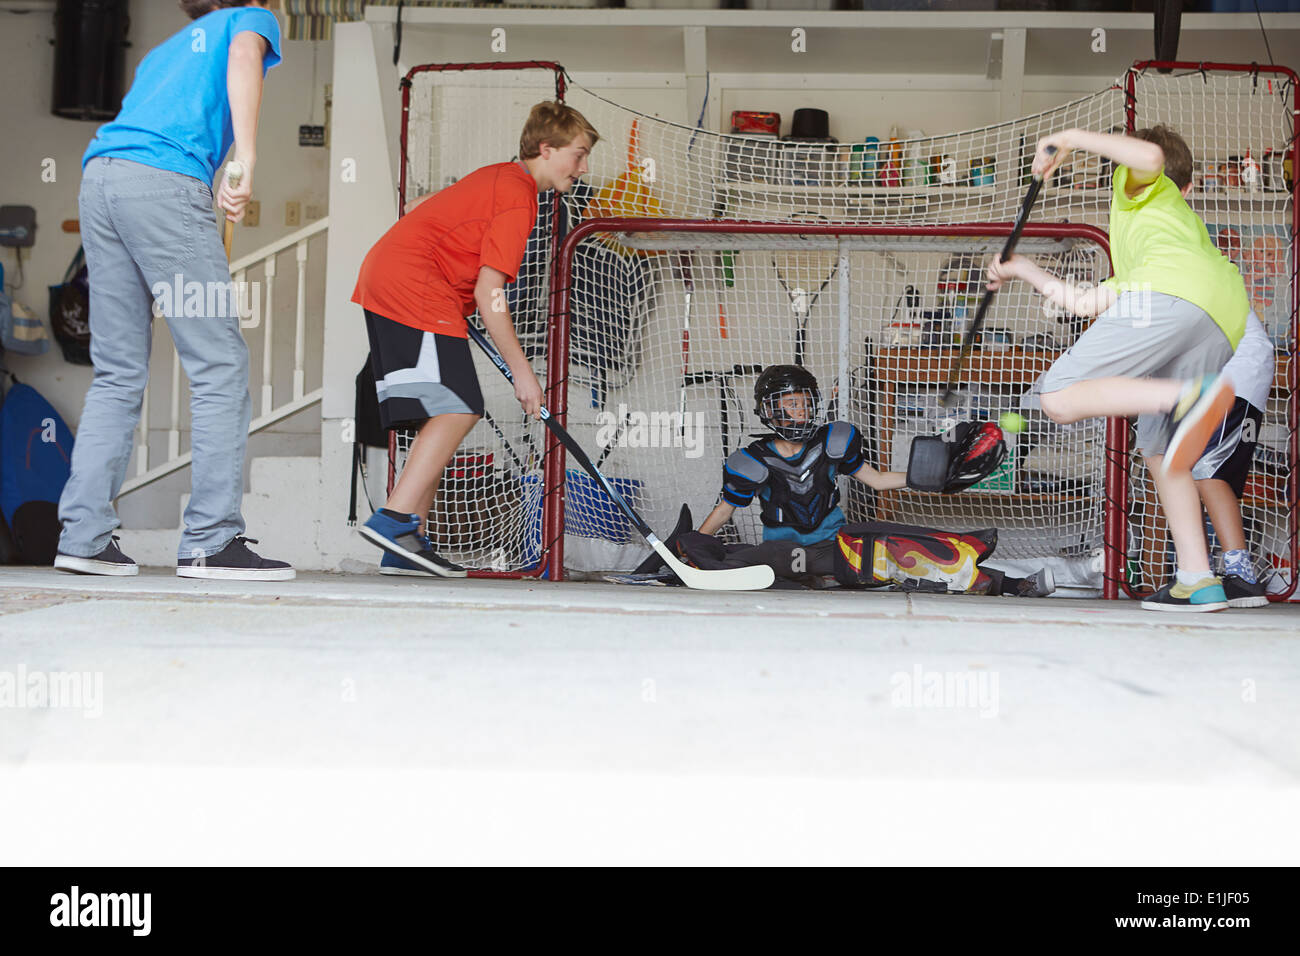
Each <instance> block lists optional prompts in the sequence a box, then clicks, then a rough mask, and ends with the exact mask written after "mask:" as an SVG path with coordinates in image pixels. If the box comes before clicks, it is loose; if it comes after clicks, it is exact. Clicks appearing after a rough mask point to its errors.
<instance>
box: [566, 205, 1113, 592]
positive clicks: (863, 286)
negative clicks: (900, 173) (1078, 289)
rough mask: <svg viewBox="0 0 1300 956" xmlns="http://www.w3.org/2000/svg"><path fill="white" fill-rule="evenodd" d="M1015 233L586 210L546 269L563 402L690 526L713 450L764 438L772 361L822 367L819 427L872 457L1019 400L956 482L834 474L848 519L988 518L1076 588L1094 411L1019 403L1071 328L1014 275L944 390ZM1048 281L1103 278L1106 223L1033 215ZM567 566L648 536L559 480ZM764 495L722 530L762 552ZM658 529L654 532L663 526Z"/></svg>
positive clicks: (898, 465) (1096, 429)
mask: <svg viewBox="0 0 1300 956" xmlns="http://www.w3.org/2000/svg"><path fill="white" fill-rule="evenodd" d="M1009 228H1010V227H1009V225H1008V224H986V225H981V224H967V225H961V226H947V227H943V226H910V227H908V226H872V225H848V224H843V223H827V222H822V221H820V220H817V221H804V222H798V223H785V224H772V223H741V222H696V221H688V220H649V219H647V220H596V221H590V222H587V223H584V224H583V225H582V226H581V227H579V228H578V229H577V230H575V231H574V232H573V233H572V234H571V235H570V236H569V237H568V239H566V241H565V243H564V245H563V247H562V250H561V253H560V258H559V260H558V264H557V276H556V279H557V285H558V286H559V287H560V290H561V292H560V296H559V298H558V300H557V301H558V306H559V307H558V310H557V316H558V317H559V318H561V319H562V320H567V321H562V323H561V326H562V334H561V337H560V339H559V340H558V341H557V347H558V348H559V349H560V350H561V351H562V353H563V354H566V355H567V357H568V359H567V362H566V367H567V369H568V382H567V388H566V390H565V392H564V393H563V400H564V401H563V404H562V405H559V406H558V411H559V412H560V413H561V414H564V415H565V419H566V421H567V427H568V428H569V430H570V431H571V432H572V433H573V434H574V435H575V437H577V438H578V440H579V441H580V442H582V443H583V444H584V446H585V447H588V448H592V449H596V450H597V451H598V452H599V454H600V455H601V456H602V457H603V460H604V465H603V468H602V470H603V471H604V472H605V473H606V474H607V475H608V476H609V477H610V478H611V479H612V480H613V481H614V482H615V483H616V485H618V486H619V488H620V491H622V492H623V493H624V495H625V497H627V498H628V499H629V500H630V501H631V502H632V503H633V504H634V506H635V507H636V508H637V509H638V510H639V511H640V512H641V513H642V515H643V516H644V517H645V518H646V520H647V521H648V522H649V523H650V524H651V526H653V527H655V528H661V529H669V528H671V527H672V526H673V524H674V523H675V521H676V520H677V516H678V511H679V508H680V506H681V505H682V504H683V503H685V504H687V505H689V506H690V508H691V512H692V515H693V516H694V518H695V521H696V524H697V525H698V522H699V521H701V520H702V519H703V517H704V516H705V515H706V514H707V513H708V512H709V510H710V509H711V508H712V507H713V506H714V504H715V503H716V502H717V500H718V496H719V492H720V491H721V481H722V463H723V461H724V460H725V459H726V457H727V455H728V454H730V453H731V452H734V451H735V450H737V449H738V448H742V447H744V446H745V445H746V444H748V443H749V442H750V441H751V440H752V437H751V436H752V435H753V434H755V433H761V432H763V431H764V430H765V429H764V428H763V426H762V425H761V424H760V423H759V421H758V418H757V416H756V414H755V410H754V398H753V390H754V383H755V380H756V378H757V377H758V373H759V372H760V371H761V370H762V369H763V368H764V367H765V366H767V365H772V364H791V363H798V364H802V365H803V366H805V367H806V368H808V369H809V370H810V371H812V372H813V374H815V375H816V376H817V379H818V381H819V383H820V386H821V393H822V398H823V403H824V408H825V416H826V417H827V418H828V419H830V420H836V419H838V420H844V421H848V422H850V423H851V424H853V425H854V426H855V427H857V429H858V430H859V431H860V432H861V434H862V436H863V442H864V450H865V453H866V458H867V461H868V463H870V464H872V465H873V466H874V467H876V468H878V469H880V470H882V471H887V470H895V471H906V468H907V456H908V451H909V448H910V443H911V440H912V439H913V438H915V437H917V436H921V435H935V434H939V433H941V432H942V431H945V430H946V429H947V428H949V427H951V425H953V424H955V423H956V422H957V421H960V420H965V419H972V418H974V419H981V420H988V419H992V420H996V419H997V418H998V417H999V415H1000V414H1001V413H1002V412H1006V411H1023V414H1024V415H1025V417H1026V419H1027V423H1028V427H1027V428H1026V430H1025V431H1024V432H1023V433H1022V434H1020V435H1018V436H1014V437H1012V440H1011V445H1012V453H1011V455H1010V456H1009V457H1008V459H1007V461H1006V462H1005V463H1004V465H1003V466H1002V468H1000V469H999V470H998V471H997V472H995V473H994V474H993V475H991V476H990V477H989V478H988V479H986V480H985V481H984V482H981V483H980V484H979V485H977V486H976V487H975V488H972V489H970V490H968V491H966V492H963V493H961V494H956V495H938V494H923V493H918V492H912V491H888V492H879V491H874V490H872V489H870V488H868V487H867V486H865V485H863V484H861V483H859V482H856V481H852V480H850V479H847V478H845V479H843V485H842V487H841V493H842V507H843V508H844V510H845V513H846V516H847V517H848V519H849V520H850V521H865V520H872V519H880V520H891V521H900V522H906V523H912V524H925V525H929V526H935V527H942V528H948V529H959V530H970V529H975V528H987V527H996V528H998V529H999V544H998V554H999V555H1000V556H1002V557H1004V558H1009V559H1024V560H1037V561H1040V562H1041V561H1042V560H1044V559H1051V560H1053V561H1055V562H1057V568H1058V570H1061V571H1064V572H1066V573H1069V570H1070V569H1069V567H1068V565H1069V564H1071V563H1072V564H1073V565H1075V574H1074V577H1077V578H1079V579H1083V578H1084V577H1086V576H1087V572H1088V570H1089V569H1090V568H1092V567H1094V566H1095V567H1097V568H1099V567H1100V561H1101V560H1102V554H1103V552H1102V544H1103V539H1104V513H1103V509H1102V507H1101V506H1100V503H1101V502H1102V501H1103V500H1104V498H1105V495H1104V487H1105V481H1106V474H1105V471H1106V455H1105V444H1106V443H1105V430H1106V423H1105V422H1102V421H1099V420H1094V421H1088V422H1082V423H1079V424H1078V425H1074V426H1067V427H1061V426H1057V425H1054V424H1052V423H1051V422H1049V421H1048V420H1047V419H1046V418H1044V417H1043V416H1042V413H1041V412H1040V411H1038V410H1035V409H1022V406H1021V395H1022V394H1023V393H1024V392H1026V391H1027V390H1028V389H1029V387H1030V386H1031V385H1032V384H1033V382H1034V380H1035V379H1036V378H1037V376H1038V375H1039V374H1040V373H1041V372H1042V371H1043V370H1045V369H1046V368H1047V367H1048V365H1050V364H1051V362H1052V360H1053V359H1054V358H1055V357H1056V356H1057V355H1058V354H1060V352H1061V351H1062V350H1063V348H1064V347H1065V346H1066V344H1067V343H1068V342H1069V340H1070V339H1071V337H1072V336H1073V335H1075V334H1077V329H1075V328H1074V323H1073V320H1071V319H1069V318H1068V317H1066V316H1062V315H1059V314H1056V313H1053V312H1051V311H1045V310H1044V309H1043V307H1042V302H1041V299H1039V297H1038V296H1037V295H1036V294H1035V293H1033V292H1032V290H1028V289H1027V287H1022V288H1009V289H1008V290H1007V291H1006V292H1005V293H1004V294H1002V295H999V296H998V298H997V299H996V300H995V302H994V306H993V308H992V309H991V310H990V313H989V315H988V317H987V318H986V322H985V327H984V333H983V336H982V338H981V341H980V344H979V347H978V348H977V349H976V350H975V352H974V353H973V355H972V357H971V360H970V363H969V366H968V371H967V373H966V375H965V377H964V379H963V387H962V390H961V393H960V401H959V402H958V403H956V404H955V405H954V406H952V407H950V408H946V409H945V408H942V407H941V406H940V404H939V396H940V394H941V392H942V386H943V383H944V381H945V380H946V378H947V375H948V372H949V369H950V367H951V364H952V362H953V360H954V358H955V356H956V354H957V351H958V344H959V342H960V337H961V335H962V333H963V331H964V330H965V327H966V325H967V324H968V322H969V321H970V319H971V318H972V317H973V315H974V311H975V307H976V305H977V303H978V300H979V297H980V295H981V293H982V291H983V281H982V273H983V268H984V264H985V262H986V261H987V259H988V258H989V256H991V255H992V254H993V253H994V252H995V251H996V250H997V249H999V248H1000V246H1001V239H1000V238H999V237H1005V235H1006V233H1007V232H1008V231H1009ZM1020 248H1021V249H1022V250H1023V252H1024V253H1025V254H1028V255H1033V256H1035V257H1037V258H1038V259H1039V260H1040V261H1041V262H1043V264H1044V265H1045V266H1046V267H1048V268H1051V269H1053V270H1055V271H1057V272H1059V273H1062V274H1068V275H1070V276H1073V277H1075V278H1076V280H1077V281H1081V282H1092V283H1097V282H1100V281H1101V280H1103V279H1105V278H1106V277H1107V276H1109V274H1110V266H1109V258H1108V254H1107V249H1106V241H1105V236H1104V234H1103V233H1101V232H1100V231H1099V230H1098V229H1096V227H1092V226H1086V225H1051V224H1039V225H1031V226H1030V227H1029V228H1028V229H1027V230H1026V235H1025V237H1024V238H1023V239H1022V241H1021V247H1020ZM568 483H569V489H568V494H567V496H566V504H565V512H564V516H565V531H566V534H565V537H564V540H563V541H562V542H560V544H561V545H562V547H563V555H564V558H563V560H564V566H565V567H566V568H569V569H571V570H598V569H605V568H621V567H631V566H634V565H635V564H636V563H637V562H638V561H639V560H640V558H641V557H643V556H644V553H645V547H644V544H643V543H642V542H641V541H640V540H639V536H638V535H636V533H635V531H634V529H633V528H631V526H630V525H629V524H628V523H627V521H626V519H624V518H623V517H622V515H621V514H619V513H618V512H617V511H615V510H614V509H613V508H612V506H610V505H609V504H607V503H606V502H605V501H604V500H603V498H602V497H601V496H600V495H598V494H597V493H596V492H595V489H594V488H589V487H588V486H589V485H590V482H587V481H585V476H579V475H577V474H573V473H571V474H570V475H569V482H568ZM757 512H758V508H757V506H756V505H755V506H751V507H750V508H748V509H742V510H739V511H737V512H736V514H735V516H734V518H733V520H732V522H731V524H730V525H729V526H728V527H727V528H725V529H724V531H723V535H724V536H725V537H728V538H730V539H731V540H734V541H739V542H744V543H757V542H758V541H760V540H761V537H762V527H761V524H760V523H759V520H758V514H757ZM661 533H662V532H661Z"/></svg>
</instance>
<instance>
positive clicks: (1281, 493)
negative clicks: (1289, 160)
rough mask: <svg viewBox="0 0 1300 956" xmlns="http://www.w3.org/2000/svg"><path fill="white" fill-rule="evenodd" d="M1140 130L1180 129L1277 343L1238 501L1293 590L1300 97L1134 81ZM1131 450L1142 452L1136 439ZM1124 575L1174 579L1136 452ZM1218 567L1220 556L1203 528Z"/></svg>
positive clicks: (1198, 201)
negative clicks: (1293, 167)
mask: <svg viewBox="0 0 1300 956" xmlns="http://www.w3.org/2000/svg"><path fill="white" fill-rule="evenodd" d="M1131 83H1132V87H1133V94H1134V95H1133V113H1134V116H1133V122H1134V125H1135V128H1138V129H1141V128H1143V127H1149V126H1154V125H1155V124H1157V123H1164V124H1166V125H1168V126H1170V127H1172V128H1173V129H1175V130H1177V131H1179V132H1180V133H1181V135H1182V136H1183V138H1184V139H1186V140H1187V144H1188V146H1189V147H1191V151H1192V156H1193V159H1194V162H1195V166H1194V170H1193V186H1192V192H1191V194H1190V195H1189V196H1188V203H1189V205H1190V206H1191V207H1192V209H1193V210H1194V211H1195V212H1196V213H1197V215H1199V216H1200V217H1201V218H1202V219H1203V220H1205V224H1206V227H1207V229H1208V230H1209V233H1210V238H1211V239H1212V240H1213V241H1214V243H1215V245H1217V246H1218V247H1219V249H1220V250H1221V251H1222V252H1223V253H1224V254H1225V255H1227V256H1228V257H1229V258H1230V259H1232V261H1233V262H1235V263H1236V264H1237V267H1238V269H1240V271H1241V275H1242V278H1243V279H1244V280H1245V283H1246V291H1247V294H1248V295H1249V296H1250V300H1251V305H1252V306H1253V307H1254V310H1255V313H1256V314H1257V315H1258V316H1259V318H1260V321H1261V322H1263V324H1264V328H1265V330H1266V331H1267V333H1268V335H1269V337H1270V338H1271V339H1272V341H1273V346H1274V355H1275V360H1276V362H1277V365H1278V368H1277V374H1276V375H1275V377H1274V382H1275V387H1274V389H1273V391H1272V394H1271V396H1270V398H1269V402H1268V407H1267V408H1266V409H1264V424H1263V427H1262V429H1261V430H1260V435H1259V442H1258V444H1257V446H1256V450H1255V461H1254V466H1253V468H1252V471H1251V475H1250V478H1249V479H1248V481H1247V484H1246V488H1245V493H1244V494H1243V496H1242V502H1241V504H1242V521H1243V527H1244V530H1245V533H1246V547H1247V550H1248V551H1249V552H1250V554H1251V557H1252V558H1253V560H1254V561H1255V565H1256V572H1257V574H1258V575H1259V576H1260V578H1261V580H1268V582H1269V585H1270V587H1271V589H1272V590H1275V591H1280V590H1284V589H1285V587H1286V586H1288V585H1289V584H1290V577H1291V573H1292V563H1291V562H1292V547H1293V542H1294V537H1293V536H1294V524H1293V521H1294V508H1295V505H1294V504H1293V503H1292V504H1290V505H1288V503H1287V481H1288V479H1289V478H1290V476H1291V474H1292V471H1293V469H1294V467H1295V463H1294V462H1293V461H1292V460H1291V456H1290V445H1291V439H1292V435H1293V434H1294V431H1295V427H1296V423H1295V422H1294V421H1292V420H1290V419H1289V410H1288V407H1287V406H1288V402H1289V400H1290V396H1291V391H1290V388H1289V387H1288V382H1289V375H1290V368H1289V363H1290V361H1292V360H1293V356H1294V354H1295V346H1296V341H1295V332H1294V330H1295V315H1294V312H1293V301H1294V300H1293V299H1292V294H1293V289H1294V287H1295V281H1296V277H1295V273H1294V271H1293V268H1294V267H1293V264H1294V262H1295V250H1294V248H1293V245H1292V243H1293V242H1294V239H1293V233H1292V230H1293V224H1294V223H1295V218H1294V217H1295V210H1294V204H1293V201H1292V192H1291V191H1290V189H1289V188H1288V186H1287V176H1286V173H1285V170H1284V168H1283V157H1284V155H1286V154H1287V153H1288V152H1289V151H1290V150H1291V149H1292V147H1293V145H1294V143H1293V137H1294V135H1295V118H1294V115H1293V113H1292V110H1293V109H1294V108H1295V105H1296V99H1295V89H1294V87H1293V86H1292V84H1291V83H1290V82H1287V81H1286V80H1281V79H1279V77H1277V76H1276V75H1274V76H1270V75H1266V74H1260V75H1255V74H1252V73H1236V72H1234V73H1224V72H1213V71H1207V72H1205V73H1202V72H1201V71H1199V70H1192V71H1175V72H1174V73H1172V74H1171V75H1167V76H1165V75H1159V74H1156V73H1154V72H1151V73H1134V74H1132V76H1131ZM1130 448H1136V445H1135V443H1134V442H1132V441H1130ZM1132 458H1133V460H1132V464H1131V473H1132V481H1131V485H1130V496H1131V501H1132V503H1133V510H1132V512H1131V515H1132V518H1131V521H1130V526H1129V529H1130V534H1129V544H1128V547H1129V555H1128V556H1129V566H1128V576H1129V578H1130V583H1132V584H1133V586H1135V587H1137V588H1141V589H1149V588H1154V587H1159V586H1160V585H1161V584H1163V583H1164V582H1165V581H1167V580H1168V579H1169V577H1170V576H1171V574H1172V568H1173V564H1174V559H1173V547H1172V544H1171V543H1170V541H1169V536H1168V534H1167V532H1166V531H1165V530H1164V526H1163V523H1162V522H1160V521H1159V520H1157V512H1156V508H1155V506H1154V504H1155V488H1154V485H1153V483H1152V481H1151V476H1150V475H1149V473H1148V472H1147V469H1146V466H1145V465H1144V464H1142V460H1141V456H1140V455H1138V454H1136V453H1135V454H1134V455H1133V456H1132ZM1206 532H1207V535H1208V536H1209V541H1210V546H1211V552H1212V554H1211V562H1212V564H1213V565H1214V566H1216V567H1217V564H1218V559H1219V554H1220V552H1221V551H1222V547H1221V545H1220V542H1219V539H1218V535H1217V534H1215V531H1214V528H1213V526H1212V525H1211V524H1210V523H1209V522H1208V521H1207V522H1206Z"/></svg>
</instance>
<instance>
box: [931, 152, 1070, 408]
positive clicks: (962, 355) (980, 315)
mask: <svg viewBox="0 0 1300 956" xmlns="http://www.w3.org/2000/svg"><path fill="white" fill-rule="evenodd" d="M1047 153H1048V155H1049V156H1050V155H1055V153H1056V147H1055V146H1048V147H1047ZM1042 188H1043V177H1042V174H1041V173H1038V174H1035V175H1034V180H1033V182H1031V183H1030V184H1029V191H1028V192H1026V193H1025V201H1024V202H1023V203H1022V204H1021V206H1020V215H1019V216H1017V217H1016V222H1015V225H1014V226H1012V227H1011V235H1009V236H1007V241H1006V244H1005V245H1004V246H1003V247H1002V255H1001V256H999V257H998V258H999V260H1000V261H1002V262H1006V261H1007V260H1008V259H1010V258H1011V255H1012V253H1014V252H1015V251H1016V244H1017V243H1018V242H1020V234H1021V233H1022V232H1024V231H1025V223H1027V222H1029V211H1030V210H1031V209H1033V208H1034V203H1035V202H1037V201H1038V193H1039V192H1040V191H1041V190H1042ZM994 294H995V293H994V290H993V289H985V290H984V297H983V298H982V299H980V305H979V308H978V309H977V310H976V311H975V319H974V321H972V322H971V324H970V325H969V326H968V327H967V329H966V334H965V335H964V336H963V337H962V340H961V351H960V352H958V353H957V360H956V361H955V362H953V364H952V370H951V371H950V372H949V373H948V381H947V382H946V383H944V386H943V395H942V397H940V399H939V404H940V405H942V406H943V407H944V408H947V407H948V406H949V405H951V404H952V399H953V396H954V395H955V394H956V391H957V376H959V375H960V374H961V372H962V369H964V368H965V367H966V360H967V359H968V358H969V357H970V353H971V349H973V348H974V347H975V342H976V340H977V339H978V338H979V334H980V329H982V328H983V327H984V316H985V315H986V314H988V311H989V304H990V303H991V302H992V301H993V296H994Z"/></svg>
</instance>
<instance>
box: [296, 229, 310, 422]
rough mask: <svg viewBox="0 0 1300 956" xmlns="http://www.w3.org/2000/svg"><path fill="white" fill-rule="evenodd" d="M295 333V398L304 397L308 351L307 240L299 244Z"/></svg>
mask: <svg viewBox="0 0 1300 956" xmlns="http://www.w3.org/2000/svg"><path fill="white" fill-rule="evenodd" d="M294 321H295V323H296V324H295V325H294V331H293V397H294V398H295V399H298V398H302V396H303V379H304V375H303V362H304V360H305V356H306V351H307V240H306V239H303V240H301V241H300V242H299V243H298V314H297V316H296V317H295V320H294Z"/></svg>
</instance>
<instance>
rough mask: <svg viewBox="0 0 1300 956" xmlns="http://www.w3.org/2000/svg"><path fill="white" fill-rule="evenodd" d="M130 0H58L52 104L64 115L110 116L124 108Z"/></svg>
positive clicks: (93, 117) (97, 117) (69, 116)
mask: <svg viewBox="0 0 1300 956" xmlns="http://www.w3.org/2000/svg"><path fill="white" fill-rule="evenodd" d="M130 24H131V20H130V17H129V16H128V15H127V0H58V6H57V7H56V8H55V11H54V105H53V106H52V107H51V112H53V113H54V115H55V116H62V117H64V118H65V119H79V120H109V119H112V118H113V117H114V116H116V115H117V114H118V111H119V110H120V109H121V108H122V95H123V85H124V82H125V79H126V47H127V43H126V32H127V30H128V29H129V27H130Z"/></svg>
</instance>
